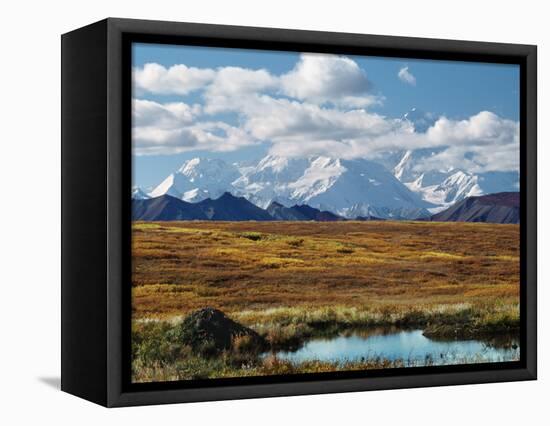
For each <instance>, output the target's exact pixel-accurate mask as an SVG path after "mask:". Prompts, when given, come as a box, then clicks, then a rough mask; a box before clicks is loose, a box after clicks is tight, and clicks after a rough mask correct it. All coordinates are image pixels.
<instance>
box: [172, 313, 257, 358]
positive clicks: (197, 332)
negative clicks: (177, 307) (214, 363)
mask: <svg viewBox="0 0 550 426" xmlns="http://www.w3.org/2000/svg"><path fill="white" fill-rule="evenodd" d="M178 337H179V340H180V342H181V343H183V344H186V345H188V346H190V347H191V348H192V349H193V351H194V352H197V353H200V354H202V355H215V354H219V353H220V352H222V351H224V350H230V349H233V350H237V351H247V352H260V351H264V350H266V349H267V346H268V345H267V342H266V340H265V339H264V338H263V337H262V336H260V335H259V334H258V333H256V332H255V331H254V330H252V329H251V328H248V327H245V326H244V325H241V324H239V323H237V322H235V321H233V320H232V319H231V318H229V317H227V316H226V315H225V314H224V313H223V312H222V311H220V310H218V309H214V308H210V307H207V308H203V309H199V310H198V311H195V312H193V313H192V314H190V315H188V316H187V317H186V318H185V319H184V320H183V322H182V323H181V325H180V329H179V336H178Z"/></svg>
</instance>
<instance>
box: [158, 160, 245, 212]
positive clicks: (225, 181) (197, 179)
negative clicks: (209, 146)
mask: <svg viewBox="0 0 550 426" xmlns="http://www.w3.org/2000/svg"><path fill="white" fill-rule="evenodd" d="M240 175H241V174H240V172H239V169H238V168H237V167H236V166H235V165H233V164H227V163H226V162H225V161H223V160H219V159H208V158H194V159H192V160H189V161H186V162H185V163H184V164H183V165H182V166H181V167H180V169H179V170H177V171H176V172H175V173H172V174H171V175H170V176H168V177H167V178H166V179H164V181H162V182H161V183H160V184H159V185H158V186H157V187H156V188H155V189H153V191H151V193H150V194H149V195H150V196H151V197H159V196H161V195H165V194H167V195H171V196H173V197H176V198H179V199H180V200H183V201H187V202H198V201H202V200H204V199H206V198H212V199H215V198H218V197H220V196H221V195H222V194H223V193H224V192H226V191H228V190H230V189H231V188H232V182H233V181H234V180H236V179H238V178H239V176H240Z"/></svg>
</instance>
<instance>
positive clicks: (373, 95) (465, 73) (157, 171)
mask: <svg viewBox="0 0 550 426" xmlns="http://www.w3.org/2000/svg"><path fill="white" fill-rule="evenodd" d="M347 58H348V59H349V61H347V62H342V61H340V62H334V64H333V63H331V62H330V61H324V62H322V61H321V62H315V61H310V62H307V63H306V61H305V59H303V58H302V57H301V54H300V53H294V52H272V51H258V50H241V49H222V48H210V47H190V46H169V45H154V44H134V46H133V56H132V61H133V68H134V70H142V71H144V70H145V68H144V67H145V65H146V64H158V65H160V66H161V68H159V70H160V71H158V72H157V73H155V74H147V75H146V74H145V72H144V73H143V75H142V78H140V79H136V80H135V81H137V82H138V83H135V84H134V99H139V100H141V101H151V102H154V103H155V105H156V106H159V105H160V106H162V105H167V104H182V105H186V106H189V107H191V106H193V105H194V106H195V109H196V110H199V109H200V110H201V112H200V113H199V112H193V113H189V114H188V115H186V116H185V117H186V118H185V120H186V122H185V124H180V125H178V123H177V119H178V117H181V115H177V116H174V117H172V116H171V117H172V118H173V119H174V120H173V121H174V122H173V123H172V122H170V123H168V124H166V123H167V121H166V117H164V116H163V117H164V118H162V120H163V121H162V124H160V125H158V126H161V127H162V126H164V127H162V129H163V131H164V130H166V129H168V128H169V129H170V132H172V133H170V135H172V134H176V133H177V134H178V135H182V134H185V135H188V134H190V132H191V133H192V134H193V135H199V137H198V140H199V141H209V142H205V144H204V145H201V143H199V142H197V141H196V140H195V139H193V141H194V142H193V143H191V142H190V141H189V138H180V142H181V146H179V147H178V143H179V142H178V138H176V137H175V136H174V137H170V138H168V136H165V134H167V133H166V132H164V133H162V135H161V134H160V133H158V132H160V127H158V128H156V129H155V128H154V126H156V125H157V124H156V123H155V122H151V120H147V126H146V127H145V126H143V127H140V129H139V130H140V132H139V135H144V136H140V138H141V139H140V142H139V143H136V147H137V148H136V149H135V154H137V155H135V156H134V184H135V185H138V186H141V187H143V188H148V187H151V186H154V185H156V184H158V183H160V181H161V180H162V179H163V178H164V177H166V176H167V175H168V174H169V173H171V172H172V171H174V170H176V169H177V168H179V166H180V165H181V164H182V163H183V162H184V161H185V160H187V159H190V158H193V157H196V156H209V157H218V158H223V159H225V160H227V161H232V162H233V161H251V160H255V159H257V158H258V157H261V156H263V155H265V154H266V153H267V152H268V151H270V150H272V151H273V150H274V151H276V152H277V153H280V152H287V151H293V150H292V149H290V150H287V148H288V147H289V146H291V145H289V144H292V143H294V144H296V141H300V140H301V139H300V138H303V140H304V141H306V140H307V141H308V143H311V144H313V143H315V140H314V139H315V137H312V136H311V135H316V134H319V132H321V130H322V129H317V130H315V129H307V130H304V131H303V133H299V132H298V133H296V134H293V135H288V134H286V133H287V132H281V130H280V129H279V130H277V129H275V128H273V129H271V128H268V129H267V130H266V125H267V126H268V127H269V125H272V124H273V123H263V122H260V121H261V119H262V117H256V116H254V113H253V111H252V112H251V111H250V109H251V108H247V107H246V105H241V106H236V105H235V106H234V107H233V106H232V103H233V102H234V101H235V102H236V101H238V100H243V102H244V100H246V99H250V100H251V102H252V101H253V100H255V101H258V102H259V99H260V98H262V99H264V101H265V102H264V104H265V103H266V102H271V103H273V104H274V103H275V102H276V100H277V99H282V100H285V101H289V102H293V103H294V104H295V105H296V107H297V108H307V107H308V106H309V105H311V106H312V108H313V107H315V108H317V107H318V108H321V109H325V110H327V111H326V114H332V113H333V115H334V117H335V118H334V120H335V121H334V123H339V122H340V121H338V120H340V118H338V117H340V116H337V114H339V113H340V112H349V111H352V110H356V109H362V110H364V111H365V114H364V115H363V116H361V117H359V118H358V120H369V117H385V120H386V121H385V122H384V123H386V124H384V123H378V124H377V125H378V126H381V127H384V126H385V128H386V130H380V131H377V132H376V134H372V135H371V136H369V137H370V139H368V138H367V137H365V138H363V139H361V138H360V137H358V134H357V132H356V130H357V124H352V125H350V126H351V127H353V129H354V131H353V132H350V133H349V134H347V133H346V132H345V131H343V132H342V134H343V136H341V140H339V139H338V137H336V138H331V140H330V141H329V140H325V139H324V138H320V139H319V141H318V143H317V145H315V146H319V147H321V146H326V147H327V148H326V149H327V150H328V149H329V148H328V147H331V148H330V149H332V150H333V149H334V148H333V147H336V150H337V151H338V150H339V149H340V147H343V148H342V149H345V148H346V146H347V145H345V144H352V145H350V147H351V146H353V147H352V148H350V149H349V150H348V152H352V151H354V150H355V151H356V152H357V154H356V155H363V154H362V153H363V152H364V153H365V154H364V155H365V156H368V155H371V154H370V153H371V152H372V150H371V151H368V150H361V149H357V146H359V144H360V143H362V144H363V145H365V146H366V145H368V144H369V143H370V140H374V138H382V137H384V135H383V134H382V133H383V132H385V131H386V132H396V130H395V125H394V124H390V120H391V119H395V118H400V117H402V116H403V114H404V113H406V112H407V111H409V110H410V109H411V108H413V107H415V108H417V109H419V110H421V111H423V112H425V113H427V114H428V115H430V116H431V117H433V118H434V120H435V119H437V118H438V117H441V116H444V117H446V118H447V119H449V120H451V122H450V124H449V129H447V128H446V129H447V130H446V131H447V132H448V134H449V135H452V137H458V138H459V142H457V143H458V144H466V143H472V144H473V145H472V146H473V148H472V149H473V151H468V150H467V149H464V150H462V151H461V152H467V151H468V152H470V153H471V152H477V151H479V149H478V150H477V151H476V148H475V147H478V146H480V145H479V143H478V144H477V145H476V141H471V142H469V141H470V139H472V137H471V135H472V134H478V133H479V132H478V133H476V132H477V130H475V131H474V130H471V129H470V130H464V132H465V134H466V133H467V134H468V135H470V136H469V138H470V139H468V141H466V139H464V138H466V136H464V138H462V139H460V137H459V136H456V134H457V132H458V131H459V129H461V128H462V127H464V126H462V127H461V126H460V125H459V122H460V121H461V120H469V119H470V118H471V117H474V116H476V114H479V113H480V112H482V111H490V112H491V113H492V114H493V115H494V116H493V115H491V116H490V117H489V119H490V120H491V122H490V123H488V124H483V126H484V127H483V129H489V128H490V129H491V132H493V133H494V132H495V130H494V129H495V128H496V129H497V130H496V131H497V132H499V131H500V132H501V133H502V135H501V134H500V133H499V136H498V142H497V138H495V142H494V146H497V147H498V146H499V145H498V144H497V143H500V144H504V143H505V142H503V141H507V140H508V139H506V134H507V133H505V132H506V131H508V132H509V131H510V130H509V129H510V123H511V122H516V123H517V122H518V121H519V67H518V66H515V65H498V64H482V63H466V62H452V61H448V62H447V61H431V60H412V59H394V58H391V59H390V58H378V57H360V56H349V55H347ZM180 64H183V65H185V67H186V68H182V70H181V72H182V76H181V80H179V78H180V77H179V76H178V75H177V74H176V71H177V70H176V69H174V72H172V73H168V72H167V70H170V69H171V67H173V66H176V65H180ZM300 64H301V65H302V67H301V68H300ZM354 64H355V65H354ZM356 66H357V67H358V70H357V69H356V68H355V67H356ZM227 67H234V68H237V69H247V70H260V69H263V70H265V71H266V73H267V74H269V78H268V77H265V76H263V75H256V76H254V78H253V79H252V80H250V81H253V80H254V82H253V83H247V85H246V87H244V86H245V85H244V83H242V82H239V81H238V79H239V78H240V77H239V75H238V74H236V75H235V76H232V77H231V78H232V79H225V80H223V79H221V78H220V79H219V80H220V82H221V81H222V80H223V81H225V82H226V83H225V84H227V85H228V86H229V87H228V88H227V89H226V88H223V86H221V84H222V83H219V84H215V85H214V84H213V83H212V81H214V82H216V81H217V80H215V79H216V78H218V77H217V75H218V74H216V72H217V71H216V70H220V69H222V68H227ZM315 67H317V68H315ZM323 67H326V70H325V69H324V68H323ZM346 67H348V68H349V69H347V70H346V69H345V68H346ZM194 69H199V70H211V72H210V73H207V72H205V73H204V74H205V75H204V76H203V77H201V78H203V80H204V86H197V87H198V88H195V89H193V90H189V91H186V90H185V89H183V90H180V89H178V87H177V86H176V83H178V82H179V81H182V82H186V81H189V82H192V84H199V83H197V82H196V81H195V80H197V76H196V75H195V76H193V73H192V72H191V71H192V70H194ZM403 70H405V71H404V74H406V75H407V76H408V77H409V78H408V79H406V78H405V79H402V78H400V77H399V73H400V71H401V72H402V74H403ZM297 71H300V72H301V75H298V73H297ZM306 71H307V72H308V73H309V74H306ZM324 71H326V73H327V74H326V75H330V76H331V77H330V78H328V77H327V85H330V84H333V85H335V89H334V91H332V92H331V91H330V90H329V89H327V91H326V92H325V91H324V89H323V88H319V87H317V86H315V84H316V83H315V82H312V84H313V85H314V86H312V87H311V88H310V89H307V87H306V88H304V84H305V86H307V84H309V82H308V80H307V79H306V80H304V78H307V77H308V76H309V75H314V76H316V78H317V79H323V78H324V77H323V76H324V74H323V72H324ZM341 71H342V76H343V77H342V78H343V79H349V78H350V76H351V78H352V79H353V78H356V77H357V82H356V83H357V84H356V83H355V82H354V83H353V86H350V85H347V86H346V85H345V84H346V83H345V81H343V82H339V81H338V76H339V74H338V73H339V72H341ZM359 72H360V74H358V73H359ZM163 73H164V74H163ZM185 73H187V74H189V76H186V75H183V74H185ZM289 73H294V74H293V76H294V77H296V76H298V77H299V78H300V79H296V78H295V79H294V80H288V81H287V82H286V83H288V84H286V83H285V84H286V85H283V89H280V88H279V86H277V88H274V86H273V84H279V83H272V82H271V80H269V79H273V78H277V77H280V76H283V75H288V74H289ZM346 73H347V74H346ZM207 74H208V75H207ZM362 76H363V77H366V78H365V79H364V82H363V83H364V86H362V84H363V83H361V78H362ZM260 77H261V78H260ZM169 78H176V80H174V81H175V83H174V81H172V80H169ZM193 78H194V80H193ZM247 78H248V77H246V76H243V77H242V79H247ZM155 79H156V80H155ZM256 80H262V82H261V83H258V82H256ZM264 80H265V81H264ZM367 80H368V87H367V83H366V81H367ZM242 81H244V80H242ZM247 81H248V80H247ZM266 81H270V82H267V83H266ZM241 83H242V84H241ZM163 84H164V86H163ZM250 84H252V85H253V86H254V87H255V88H257V87H260V86H261V87H260V88H259V89H257V90H256V89H251V88H250ZM340 84H344V86H342V87H344V89H343V91H345V90H348V88H349V89H350V92H349V94H350V95H353V94H354V93H353V91H363V92H361V93H362V94H361V96H362V99H361V100H352V101H350V102H342V103H338V101H337V100H334V97H335V96H336V97H337V96H338V95H335V93H339V92H338V91H337V87H340V86H339V85H340ZM350 84H351V83H350ZM211 86H212V87H213V86H215V88H216V90H217V92H215V90H214V89H212V88H210V87H211ZM241 86H243V87H241ZM236 87H237V89H236ZM220 88H221V89H220ZM352 89H353V90H352ZM208 90H210V92H208ZM281 90H282V92H281ZM205 93H214V94H215V96H216V97H215V98H214V97H213V98H211V99H216V100H222V103H223V102H225V103H227V105H226V106H225V107H223V108H218V109H219V110H216V111H212V112H209V113H207V114H206V113H205V112H204V110H205V109H206V108H207V107H208V102H209V101H208V100H206V99H205V96H206V95H205ZM342 93H343V92H342ZM212 96H214V95H212ZM252 97H254V98H252ZM368 99H370V101H372V103H369V102H370V101H369V100H368ZM210 102H212V101H211V100H210ZM182 105H180V106H182ZM159 108H160V107H159ZM182 108H183V106H182ZM266 108H267V107H266ZM270 108H271V109H269V110H268V111H274V112H273V114H275V113H276V112H277V111H279V109H273V107H270ZM147 111H148V110H144V112H143V113H142V114H146V113H147ZM316 111H317V110H316ZM317 112H319V111H317ZM270 113H271V112H270ZM170 114H171V113H170ZM311 114H313V113H311ZM159 117H160V116H159ZM189 117H190V118H189ZM308 117H309V115H308ZM319 117H320V118H319V119H317V118H315V117H312V119H311V123H320V122H321V119H322V120H324V121H327V120H329V121H331V120H333V119H332V118H331V117H332V116H330V115H325V114H324V113H323V115H322V117H321V116H319ZM495 117H497V118H498V120H497V118H495ZM478 121H479V120H478ZM201 122H204V123H213V122H218V123H220V122H221V123H226V124H227V125H228V126H229V127H230V128H231V130H229V131H230V132H237V131H238V132H243V133H242V135H241V133H238V134H239V135H241V138H243V139H247V138H250V141H249V143H243V144H242V145H241V144H239V143H237V144H236V145H235V146H233V145H230V144H231V143H234V141H233V142H231V137H230V136H229V134H228V130H227V129H225V128H220V127H219V126H217V127H216V126H213V125H206V124H205V126H206V127H205V128H206V130H204V129H205V128H202V127H200V126H199V127H197V124H199V123H201ZM331 122H332V121H331ZM343 122H345V123H348V120H347V119H346V120H344V121H343ZM476 123H477V121H476ZM447 124H448V123H447ZM335 125H336V124H335ZM347 125H348V124H345V126H347ZM254 126H256V127H254ZM312 126H314V124H312ZM360 126H363V124H361V125H360ZM453 126H454V127H453ZM472 126H474V121H473V120H472ZM499 126H500V127H499ZM136 127H138V125H137V124H134V128H136ZM501 127H502V129H503V130H498V129H500V128H501ZM176 129H177V132H176ZM197 129H199V130H197ZM476 129H477V127H476ZM155 130H157V131H158V132H157V133H155V132H154V131H155ZM178 132H179V133H178ZM197 132H199V133H197ZM204 132H207V133H209V135H206V136H205V133H204ZM277 132H279V133H277ZM398 132H399V131H398ZM282 133H285V134H284V135H283V134H282ZM366 133H369V131H368V129H367V131H366ZM493 133H492V134H493ZM136 134H138V132H136ZM446 134H447V133H446ZM216 137H219V138H220V141H219V143H220V144H223V143H224V141H225V140H227V144H228V145H227V147H228V148H227V150H224V151H219V150H218V148H217V147H216V146H215V145H212V144H213V143H214V142H212V140H215V138H216ZM236 137H237V136H236ZM339 137H340V136H339ZM437 137H439V136H438V135H436V134H435V132H434V134H433V135H432V137H431V138H429V139H430V141H425V142H415V143H420V144H421V143H424V144H428V145H429V146H433V145H434V144H435V143H436V142H434V140H435V139H436V138H437ZM135 138H136V139H137V138H138V137H137V136H136V137H135ZM147 138H150V139H151V140H150V141H148V139H147ZM480 138H482V139H483V141H484V142H483V143H487V142H486V139H487V137H486V136H484V135H483V136H482V137H480ZM142 139H143V140H142ZM321 139H322V140H321ZM333 139H334V140H333ZM165 140H166V142H164V141H165ZM351 140H353V141H352V142H350V141H351ZM380 140H382V139H380ZM153 143H154V144H156V145H155V147H156V146H160V145H162V144H163V143H164V144H165V147H164V148H163V149H161V148H155V149H154V150H150V151H146V150H145V149H141V148H139V146H149V145H148V144H150V145H151V144H153ZM404 143H405V142H404ZM407 143H408V142H407ZM411 143H412V142H411ZM229 146H231V148H229ZM285 147H287V148H285ZM311 149H313V150H314V151H311ZM319 149H321V148H319ZM304 152H305V151H304ZM307 152H317V151H315V147H312V148H310V150H309V151H307ZM320 152H322V151H320ZM296 155H300V154H296ZM304 155H305V154H304ZM346 155H347V154H346ZM372 155H374V154H372ZM468 155H471V154H468ZM466 157H467V156H465V158H466ZM455 161H456V160H455ZM486 162H487V161H486ZM511 163H512V161H511V160H507V161H504V162H503V166H502V167H504V168H506V167H507V168H510V167H513V166H511V165H510V164H511ZM476 164H477V166H475V167H482V168H484V170H485V169H487V167H488V165H487V164H483V160H482V159H481V157H480V159H478V161H477V162H476ZM472 167H473V166H472Z"/></svg>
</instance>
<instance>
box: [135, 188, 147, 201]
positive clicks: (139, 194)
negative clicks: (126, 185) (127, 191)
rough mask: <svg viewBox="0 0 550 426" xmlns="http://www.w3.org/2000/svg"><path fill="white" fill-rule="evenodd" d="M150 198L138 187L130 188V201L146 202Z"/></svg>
mask: <svg viewBox="0 0 550 426" xmlns="http://www.w3.org/2000/svg"><path fill="white" fill-rule="evenodd" d="M149 198H151V197H149V195H147V193H146V192H145V191H144V190H143V189H141V188H140V187H139V186H134V187H133V188H132V199H133V200H147V199H149Z"/></svg>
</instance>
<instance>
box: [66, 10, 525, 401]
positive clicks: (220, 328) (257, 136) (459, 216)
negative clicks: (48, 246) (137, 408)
mask: <svg viewBox="0 0 550 426" xmlns="http://www.w3.org/2000/svg"><path fill="white" fill-rule="evenodd" d="M62 86H63V88H62V120H63V122H62V167H63V169H62V195H63V201H62V247H63V248H62V389H63V390H65V391H67V392H69V393H72V394H75V395H78V396H81V397H83V398H86V399H89V400H91V401H94V402H97V403H100V404H103V405H106V406H125V405H139V404H156V403H169V402H188V401H203V400H215V399H231V398H250V397H266V396H280V395H298V394H312V393H327V392H345V391H361V390H372V389H390V388H403V387H418V386H437V385H450V384H465V383H484V382H499V381H513V380H529V379H535V378H536V47H535V46H525V45H515V44H497V43H481V42H465V41H450V40H432V39H430V40H428V39H417V38H402V37H387V36H370V35H359V34H342V33H325V32H311V31H296V30H280V29H266V28H246V27H231V26H218V25H202V24H187V23H174V22H154V21H139V20H126V19H107V20H104V21H101V22H98V23H95V24H92V25H90V26H87V27H84V28H81V29H78V30H75V31H73V32H70V33H68V34H65V35H64V36H63V37H62Z"/></svg>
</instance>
